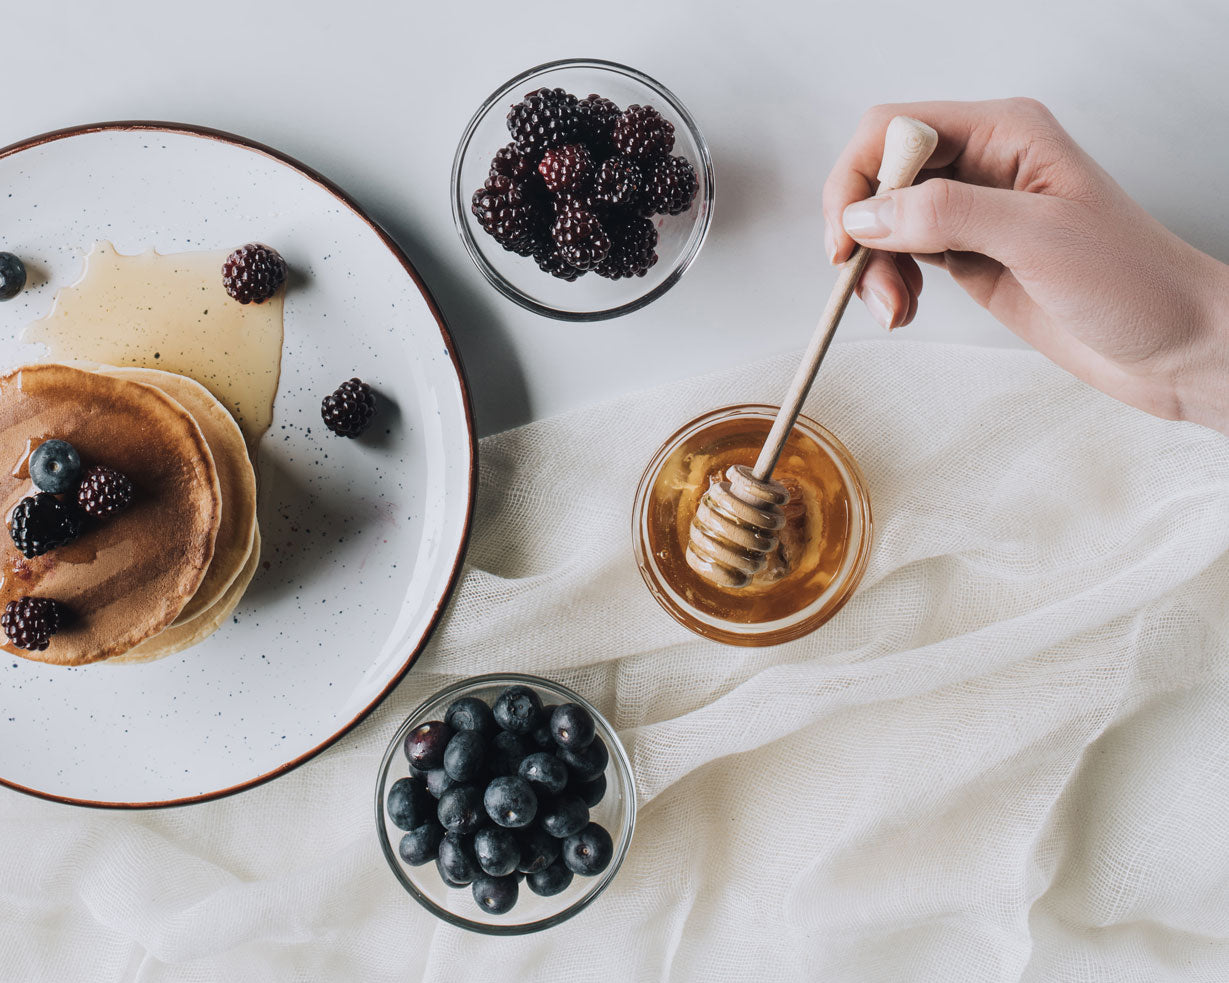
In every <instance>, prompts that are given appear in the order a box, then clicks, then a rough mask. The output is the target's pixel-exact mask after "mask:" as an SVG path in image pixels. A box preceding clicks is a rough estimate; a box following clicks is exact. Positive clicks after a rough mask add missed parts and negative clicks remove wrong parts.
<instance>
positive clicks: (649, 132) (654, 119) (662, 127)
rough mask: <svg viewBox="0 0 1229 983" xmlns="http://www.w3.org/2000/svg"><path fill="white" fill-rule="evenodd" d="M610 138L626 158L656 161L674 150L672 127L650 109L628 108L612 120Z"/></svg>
mask: <svg viewBox="0 0 1229 983" xmlns="http://www.w3.org/2000/svg"><path fill="white" fill-rule="evenodd" d="M610 138H611V141H612V142H613V143H614V146H615V149H616V150H617V151H618V152H619V153H621V154H626V155H627V156H628V157H638V158H641V159H645V158H649V157H657V156H659V155H661V154H668V153H670V151H671V150H673V149H674V124H673V123H671V122H670V121H669V120H667V119H663V118H662V115H661V113H659V112H658V111H657V110H656V109H654V108H653V107H652V106H628V107H627V109H625V110H623V113H622V114H621V115H620V116H619V118H618V119H617V120H615V122H614V127H613V128H612V129H611V133H610Z"/></svg>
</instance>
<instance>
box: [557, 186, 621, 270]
mask: <svg viewBox="0 0 1229 983" xmlns="http://www.w3.org/2000/svg"><path fill="white" fill-rule="evenodd" d="M550 231H551V238H553V239H554V240H555V244H556V245H557V246H558V247H559V253H560V255H561V256H562V257H563V258H564V259H565V260H567V262H568V263H570V264H571V265H572V266H575V267H576V268H577V269H578V270H588V269H592V268H593V267H595V266H597V265H598V263H600V262H601V261H602V260H604V259H605V258H606V256H607V254H608V253H609V252H610V237H609V236H608V235H607V234H606V232H605V230H604V229H603V228H602V223H601V222H600V221H598V218H597V216H596V215H594V214H593V212H591V211H590V210H589V209H587V208H585V207H584V205H583V204H581V203H580V202H579V201H577V200H576V199H574V198H567V197H561V198H558V199H556V201H555V224H554V225H552V226H551V230H550Z"/></svg>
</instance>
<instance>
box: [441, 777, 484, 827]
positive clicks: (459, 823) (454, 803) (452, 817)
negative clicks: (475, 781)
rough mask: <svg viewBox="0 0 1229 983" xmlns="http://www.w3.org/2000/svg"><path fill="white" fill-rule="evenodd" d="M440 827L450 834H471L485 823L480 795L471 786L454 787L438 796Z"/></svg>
mask: <svg viewBox="0 0 1229 983" xmlns="http://www.w3.org/2000/svg"><path fill="white" fill-rule="evenodd" d="M438 815H439V820H440V825H441V826H443V827H444V829H446V830H448V832H450V833H472V832H473V831H474V830H476V829H477V828H478V827H479V826H481V825H482V824H483V822H485V821H486V817H485V816H484V815H483V814H482V793H481V792H480V791H478V789H476V788H475V787H474V786H473V785H454V786H453V787H452V788H450V789H448V791H446V792H445V793H444V794H443V795H441V796H440V805H439V810H438Z"/></svg>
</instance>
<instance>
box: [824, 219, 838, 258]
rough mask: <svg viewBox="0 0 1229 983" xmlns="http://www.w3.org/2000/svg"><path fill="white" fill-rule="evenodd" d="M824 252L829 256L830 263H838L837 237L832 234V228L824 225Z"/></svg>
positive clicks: (826, 224)
mask: <svg viewBox="0 0 1229 983" xmlns="http://www.w3.org/2000/svg"><path fill="white" fill-rule="evenodd" d="M824 252H825V253H827V254H828V262H829V263H835V262H836V236H834V235H833V234H832V226H830V225H829V224H828V223H827V222H825V223H824Z"/></svg>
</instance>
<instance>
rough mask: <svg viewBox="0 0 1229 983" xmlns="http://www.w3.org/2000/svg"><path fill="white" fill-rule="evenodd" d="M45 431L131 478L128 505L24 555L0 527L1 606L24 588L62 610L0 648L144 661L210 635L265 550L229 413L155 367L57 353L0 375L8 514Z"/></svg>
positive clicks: (75, 661)
mask: <svg viewBox="0 0 1229 983" xmlns="http://www.w3.org/2000/svg"><path fill="white" fill-rule="evenodd" d="M52 437H58V438H60V439H61V440H67V441H68V442H69V443H71V444H72V445H73V446H74V447H76V448H77V452H78V453H79V454H80V455H81V461H82V464H83V465H84V466H85V467H89V466H90V465H93V464H104V465H106V466H108V467H111V468H115V469H116V470H118V471H121V472H123V473H124V474H126V475H127V476H128V477H129V478H130V479H132V483H133V485H134V487H135V490H136V494H135V497H134V499H133V503H132V505H131V506H130V507H129V508H127V509H125V510H124V511H123V512H121V513H119V514H118V515H116V516H114V517H112V518H110V519H107V520H103V521H93V520H91V521H89V522H87V523H86V526H85V529H84V531H83V532H82V534H81V537H80V538H79V539H78V540H77V541H75V542H73V543H71V544H69V545H68V546H63V547H60V548H59V549H53V550H51V551H50V552H47V553H44V554H43V555H42V556H37V557H34V558H33V559H26V558H25V557H24V556H22V554H21V553H20V552H19V551H18V549H17V548H16V546H14V545H13V543H12V541H11V539H10V538H9V537H8V536H7V535H3V536H0V575H2V576H3V581H2V582H0V610H2V609H3V607H4V605H5V604H7V603H8V602H9V601H12V600H16V599H17V598H19V597H21V596H23V595H27V594H29V595H33V596H36V597H49V598H53V599H54V600H56V601H59V602H60V603H61V604H63V605H64V606H65V608H66V609H67V619H66V622H65V624H64V626H63V627H62V628H61V629H60V631H59V632H57V633H56V634H55V635H54V636H53V637H52V639H51V644H50V645H49V646H48V647H47V648H46V649H45V650H44V651H42V652H34V651H23V650H21V649H17V648H14V647H13V646H12V645H11V644H9V643H8V641H7V639H3V636H0V641H2V642H3V643H4V644H3V648H4V649H5V651H7V652H10V653H12V654H13V655H19V656H22V657H23V658H27V659H36V660H38V661H40V662H49V663H54V664H56V665H69V666H75V665H84V664H86V663H90V662H100V661H103V660H106V661H109V662H125V663H127V662H148V661H150V660H153V659H159V658H161V657H163V656H166V655H170V654H171V653H173V652H179V651H181V650H182V649H185V648H187V647H188V646H190V645H195V644H196V643H197V642H199V641H201V640H202V639H203V638H205V637H206V636H208V635H210V634H212V633H213V632H214V631H215V630H216V629H217V628H218V627H219V626H220V625H221V624H222V623H223V622H224V621H225V620H226V618H227V617H228V616H229V615H230V613H231V612H232V611H233V610H234V608H235V606H236V605H237V604H238V603H239V599H240V598H241V597H242V596H243V592H244V591H245V590H246V589H247V586H248V583H249V582H250V581H251V579H252V574H253V573H254V572H255V570H256V565H257V563H258V562H259V557H260V534H259V531H258V530H257V527H256V475H255V473H254V471H253V469H252V462H251V459H250V458H249V456H248V449H247V445H246V444H245V443H244V439H243V434H242V433H241V432H240V430H239V427H238V425H237V424H236V423H235V421H234V419H233V418H232V417H231V415H230V413H228V412H227V410H226V409H225V407H223V406H222V404H221V403H219V402H218V401H217V400H216V399H215V398H214V397H213V395H212V394H211V393H210V392H209V390H207V389H206V388H205V387H204V386H202V385H200V384H199V383H197V382H194V381H193V380H191V379H189V378H187V377H185V376H181V375H176V374H174V373H171V372H161V371H158V370H156V369H141V368H122V369H117V368H100V369H98V370H95V371H86V370H85V369H81V368H74V367H72V366H68V365H58V364H53V363H52V364H38V365H28V366H25V367H23V368H20V369H17V370H15V371H13V372H10V373H8V374H7V375H4V376H0V454H3V455H4V457H3V458H0V460H2V461H4V462H11V463H7V466H6V467H5V468H4V469H3V470H2V471H0V488H2V491H3V495H2V500H3V504H4V515H5V519H6V523H7V519H8V516H9V514H10V512H11V511H12V508H13V506H15V505H16V504H17V503H18V502H19V501H20V500H21V499H22V498H24V497H25V496H27V495H31V494H33V493H34V492H35V491H36V489H34V488H33V486H32V485H31V483H30V480H29V477H28V471H27V467H26V463H27V460H28V457H29V454H30V452H31V451H33V449H34V448H36V447H38V445H39V444H40V443H42V442H43V441H44V440H48V439H50V438H52ZM10 469H11V470H10Z"/></svg>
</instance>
